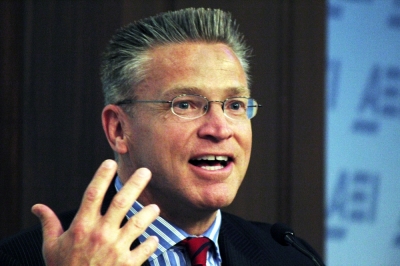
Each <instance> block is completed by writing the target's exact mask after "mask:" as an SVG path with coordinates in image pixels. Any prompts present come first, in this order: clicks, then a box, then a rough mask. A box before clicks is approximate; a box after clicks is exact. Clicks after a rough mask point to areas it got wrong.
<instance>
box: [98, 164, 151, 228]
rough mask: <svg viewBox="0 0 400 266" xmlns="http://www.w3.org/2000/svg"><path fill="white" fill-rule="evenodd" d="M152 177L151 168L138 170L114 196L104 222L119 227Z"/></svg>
mask: <svg viewBox="0 0 400 266" xmlns="http://www.w3.org/2000/svg"><path fill="white" fill-rule="evenodd" d="M150 178H151V172H150V170H148V169H146V168H139V169H138V170H136V171H135V173H134V174H133V175H132V176H131V177H130V178H129V179H128V181H127V182H126V183H125V184H124V186H123V187H122V189H121V190H120V191H119V192H118V193H117V194H116V195H115V196H114V198H113V200H112V201H111V204H110V207H109V208H108V210H107V212H106V214H105V216H104V222H105V223H109V224H115V225H116V226H118V227H119V226H120V224H121V221H122V220H123V219H124V217H125V215H126V213H127V212H128V210H129V209H130V208H131V207H132V204H133V203H134V202H135V200H136V199H137V198H138V197H139V195H140V193H142V191H143V189H144V188H145V187H146V185H147V184H148V182H149V180H150Z"/></svg>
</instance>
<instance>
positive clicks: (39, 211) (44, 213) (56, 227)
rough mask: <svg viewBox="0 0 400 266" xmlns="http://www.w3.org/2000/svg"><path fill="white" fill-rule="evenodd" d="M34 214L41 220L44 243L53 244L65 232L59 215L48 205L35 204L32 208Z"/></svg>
mask: <svg viewBox="0 0 400 266" xmlns="http://www.w3.org/2000/svg"><path fill="white" fill-rule="evenodd" d="M31 210H32V213H33V214H34V215H36V216H37V217H38V218H39V219H40V223H41V224H42V231H43V242H44V243H45V244H46V243H48V244H51V242H52V241H54V240H56V239H57V238H58V237H59V236H60V235H61V234H62V233H64V230H63V228H62V225H61V223H60V220H58V218H57V215H56V214H55V213H54V212H53V211H52V210H51V209H50V208H49V207H47V206H46V205H43V204H35V205H33V206H32V209H31Z"/></svg>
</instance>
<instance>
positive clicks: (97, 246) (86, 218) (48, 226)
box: [32, 160, 160, 266]
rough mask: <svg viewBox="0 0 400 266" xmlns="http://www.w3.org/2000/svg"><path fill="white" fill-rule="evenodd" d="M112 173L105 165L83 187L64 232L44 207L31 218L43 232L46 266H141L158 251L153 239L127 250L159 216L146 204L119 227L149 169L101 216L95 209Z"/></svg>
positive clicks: (36, 209) (113, 165)
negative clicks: (74, 210)
mask: <svg viewBox="0 0 400 266" xmlns="http://www.w3.org/2000/svg"><path fill="white" fill-rule="evenodd" d="M116 169H117V164H116V162H114V161H113V160H106V161H104V162H103V163H102V165H101V166H100V167H99V169H98V170H97V172H96V174H95V175H94V177H93V179H92V181H91V182H90V184H89V186H88V187H87V189H86V191H85V193H84V195H83V199H82V203H81V206H80V208H79V210H78V212H77V214H76V216H75V218H74V220H73V221H72V223H71V226H70V227H69V229H68V230H66V231H64V230H63V228H62V226H61V223H60V221H59V219H58V218H57V216H56V215H55V213H54V212H53V211H52V210H51V209H50V208H49V207H47V206H45V205H43V204H36V205H34V206H33V207H32V212H33V213H34V214H35V215H36V216H37V217H38V218H39V219H40V221H41V224H42V228H43V256H44V260H45V262H46V265H51V266H53V265H57V266H60V265H80V266H81V265H142V264H143V263H144V262H145V261H146V260H147V259H148V257H149V256H150V255H151V254H153V252H154V251H155V250H156V249H157V245H158V239H157V237H155V236H154V237H149V238H148V239H147V240H146V241H145V242H143V243H142V244H140V245H139V246H138V247H136V248H135V249H133V250H130V246H131V244H132V242H133V241H134V240H135V239H136V238H137V237H138V236H139V235H141V234H142V233H143V231H144V230H145V229H146V228H147V227H148V226H149V225H150V224H151V222H153V221H154V220H155V219H156V217H157V216H158V215H159V213H160V210H159V208H158V206H156V205H154V204H151V205H148V206H146V207H144V208H143V209H142V210H141V211H140V212H139V213H137V214H136V215H135V216H133V217H132V218H131V219H129V221H128V222H127V223H126V224H125V225H124V226H123V227H120V225H121V222H122V220H123V219H124V217H125V215H126V213H127V212H128V210H129V208H130V207H131V206H132V204H133V202H134V201H135V200H136V199H137V198H138V196H139V195H140V193H141V192H142V190H143V189H144V188H145V186H146V185H147V183H148V182H149V180H150V178H151V173H150V171H149V170H148V169H145V168H141V169H138V170H137V171H136V172H135V173H134V174H133V175H132V176H131V178H130V179H129V180H128V181H127V182H126V183H125V185H124V186H123V188H122V189H121V191H119V192H118V193H117V195H116V196H115V197H114V199H113V200H112V202H111V205H110V207H109V208H108V210H107V212H106V213H105V214H104V215H101V213H100V209H101V205H102V202H103V199H104V195H105V193H106V191H107V188H108V187H109V185H110V183H111V181H112V180H113V177H114V175H115V172H116Z"/></svg>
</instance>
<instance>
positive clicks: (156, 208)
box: [149, 204, 160, 212]
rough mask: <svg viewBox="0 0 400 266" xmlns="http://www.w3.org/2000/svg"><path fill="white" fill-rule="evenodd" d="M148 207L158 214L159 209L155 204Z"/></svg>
mask: <svg viewBox="0 0 400 266" xmlns="http://www.w3.org/2000/svg"><path fill="white" fill-rule="evenodd" d="M149 206H150V207H152V208H153V209H154V210H155V211H156V212H160V208H159V207H158V206H157V205H156V204H150V205H149Z"/></svg>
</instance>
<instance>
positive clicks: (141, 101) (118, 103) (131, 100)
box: [114, 94, 262, 120]
mask: <svg viewBox="0 0 400 266" xmlns="http://www.w3.org/2000/svg"><path fill="white" fill-rule="evenodd" d="M184 96H196V97H200V98H203V99H205V100H206V101H207V105H205V106H204V107H206V111H205V112H204V113H202V114H201V115H199V116H196V117H184V116H181V115H179V114H177V113H176V112H175V111H174V105H173V103H174V101H175V99H177V98H180V97H184ZM236 98H242V99H248V100H249V99H252V100H253V101H254V102H255V103H256V104H255V105H251V106H250V107H252V108H256V111H255V114H254V115H253V116H252V117H251V118H249V117H248V116H247V111H246V118H247V119H252V118H254V117H255V116H256V115H257V111H258V107H262V105H261V104H259V103H258V102H257V101H256V99H254V98H251V97H246V96H236V97H230V98H226V99H225V100H223V101H218V100H215V101H210V100H209V99H207V97H205V96H203V95H200V94H180V95H178V96H175V97H174V98H172V100H170V101H162V100H133V99H125V100H121V101H118V102H116V103H114V105H118V106H119V105H124V104H134V103H169V104H170V110H171V112H172V113H173V114H174V115H176V116H178V117H180V118H183V119H188V120H194V119H197V118H200V117H202V116H204V115H206V114H207V112H208V110H209V109H210V103H220V104H221V108H222V112H223V113H224V115H225V116H226V117H229V118H230V119H235V118H233V117H230V116H229V115H227V114H226V112H225V103H226V102H227V101H228V100H231V99H236ZM247 107H249V106H247Z"/></svg>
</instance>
